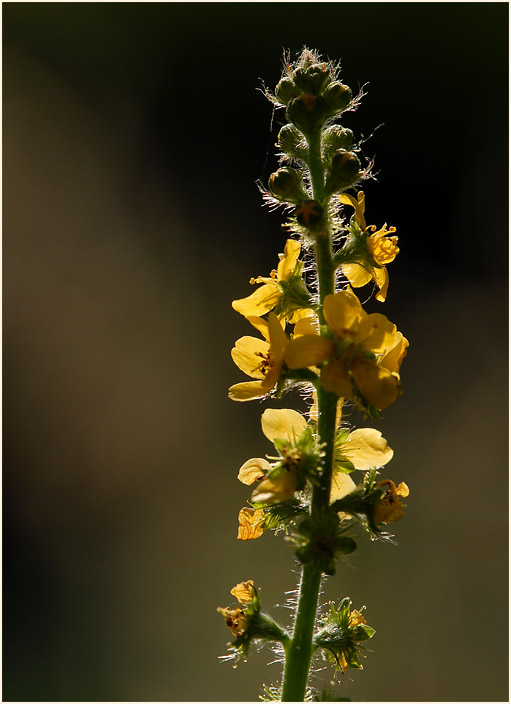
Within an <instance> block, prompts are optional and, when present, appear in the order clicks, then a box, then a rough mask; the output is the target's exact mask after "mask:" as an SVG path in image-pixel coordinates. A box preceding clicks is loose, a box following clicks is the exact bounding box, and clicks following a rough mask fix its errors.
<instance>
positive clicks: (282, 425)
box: [261, 408, 307, 443]
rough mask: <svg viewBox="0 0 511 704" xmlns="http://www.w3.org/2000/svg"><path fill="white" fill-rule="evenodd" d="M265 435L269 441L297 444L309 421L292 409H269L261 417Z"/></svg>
mask: <svg viewBox="0 0 511 704" xmlns="http://www.w3.org/2000/svg"><path fill="white" fill-rule="evenodd" d="M261 426H262V428H263V433H264V434H265V435H266V437H267V438H268V440H271V442H273V441H274V440H276V439H281V440H287V441H288V442H291V443H292V442H295V441H296V439H297V438H298V437H299V436H300V435H301V434H302V433H303V431H304V430H305V428H306V427H307V421H306V420H305V418H304V417H303V416H302V414H301V413H298V411H294V410H293V409H292V408H267V409H266V410H265V411H264V413H263V415H262V416H261Z"/></svg>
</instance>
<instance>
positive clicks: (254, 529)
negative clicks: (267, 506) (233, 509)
mask: <svg viewBox="0 0 511 704" xmlns="http://www.w3.org/2000/svg"><path fill="white" fill-rule="evenodd" d="M263 517H264V511H263V510H262V509H260V508H257V509H256V508H242V509H241V511H240V512H239V514H238V523H239V526H238V540H255V539H256V538H259V537H260V536H261V535H262V534H263V528H262V522H263Z"/></svg>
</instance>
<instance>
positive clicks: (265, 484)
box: [250, 469, 296, 505]
mask: <svg viewBox="0 0 511 704" xmlns="http://www.w3.org/2000/svg"><path fill="white" fill-rule="evenodd" d="M295 491H296V476H295V473H294V472H291V471H290V470H288V469H285V470H284V471H283V472H282V473H281V474H279V475H278V476H276V477H271V478H270V477H268V478H267V479H263V481H262V482H261V483H260V484H259V486H258V487H257V488H256V489H254V491H253V492H252V496H251V497H250V501H251V502H252V503H255V502H260V503H264V504H268V505H269V504H278V503H280V502H281V501H287V500H288V499H291V498H293V495H294V493H295Z"/></svg>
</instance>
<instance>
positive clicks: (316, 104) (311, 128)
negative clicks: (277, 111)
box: [287, 93, 326, 135]
mask: <svg viewBox="0 0 511 704" xmlns="http://www.w3.org/2000/svg"><path fill="white" fill-rule="evenodd" d="M287 118H288V120H289V121H290V122H292V123H293V125H295V126H296V127H298V129H299V130H300V131H301V132H303V134H304V135H308V134H310V133H311V132H316V131H317V130H318V129H319V128H320V127H321V125H322V124H323V123H324V121H325V119H326V113H325V101H324V100H323V98H322V97H321V96H320V95H313V94H312V93H304V94H303V95H300V96H299V97H298V98H295V99H294V100H292V101H291V102H290V103H289V105H288V108H287Z"/></svg>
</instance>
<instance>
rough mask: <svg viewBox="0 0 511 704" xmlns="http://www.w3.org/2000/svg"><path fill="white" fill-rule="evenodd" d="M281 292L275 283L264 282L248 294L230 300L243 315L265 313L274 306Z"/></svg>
mask: <svg viewBox="0 0 511 704" xmlns="http://www.w3.org/2000/svg"><path fill="white" fill-rule="evenodd" d="M280 296H281V294H280V291H279V287H278V286H277V284H276V283H275V284H264V285H263V286H259V288H257V289H256V290H255V291H254V292H253V293H251V294H250V296H247V297H246V298H240V299H238V300H236V301H233V302H232V307H233V308H234V310H235V311H237V312H238V313H241V315H244V316H245V317H247V316H249V315H255V316H260V315H265V314H266V313H267V312H268V311H270V310H272V309H273V308H275V306H276V305H277V303H278V302H279V298H280Z"/></svg>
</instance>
